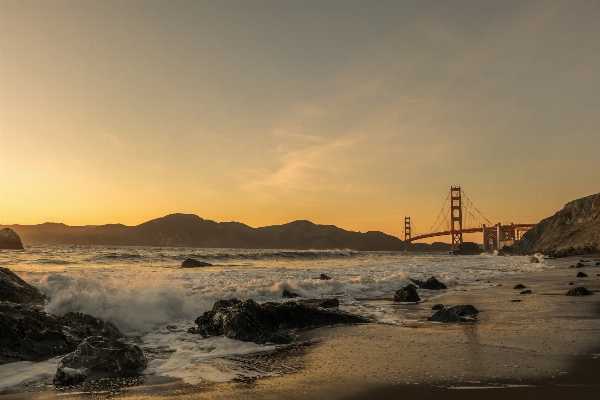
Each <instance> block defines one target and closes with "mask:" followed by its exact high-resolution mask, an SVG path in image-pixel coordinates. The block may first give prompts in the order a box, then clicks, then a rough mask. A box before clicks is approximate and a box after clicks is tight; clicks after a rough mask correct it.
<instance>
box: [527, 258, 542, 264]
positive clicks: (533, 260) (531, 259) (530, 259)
mask: <svg viewBox="0 0 600 400" xmlns="http://www.w3.org/2000/svg"><path fill="white" fill-rule="evenodd" d="M529 262H530V263H533V264H538V263H539V262H540V260H538V259H537V257H534V256H529Z"/></svg>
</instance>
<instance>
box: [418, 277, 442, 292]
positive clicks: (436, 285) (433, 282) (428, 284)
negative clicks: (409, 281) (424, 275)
mask: <svg viewBox="0 0 600 400" xmlns="http://www.w3.org/2000/svg"><path fill="white" fill-rule="evenodd" d="M419 286H420V287H421V289H429V290H441V289H447V288H446V285H444V284H443V283H442V282H440V281H438V280H437V278H436V277H435V276H432V277H431V278H429V279H427V280H426V281H425V282H423V283H422V284H421V285H419Z"/></svg>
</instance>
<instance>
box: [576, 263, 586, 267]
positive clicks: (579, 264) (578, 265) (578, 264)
mask: <svg viewBox="0 0 600 400" xmlns="http://www.w3.org/2000/svg"><path fill="white" fill-rule="evenodd" d="M583 267H585V265H584V264H582V263H580V262H578V263H577V264H575V268H583Z"/></svg>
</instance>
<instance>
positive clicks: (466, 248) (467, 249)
mask: <svg viewBox="0 0 600 400" xmlns="http://www.w3.org/2000/svg"><path fill="white" fill-rule="evenodd" d="M452 254H455V255H458V256H477V255H479V254H481V249H480V248H479V245H478V244H477V243H473V242H463V243H461V244H459V245H458V250H454V251H453V252H452Z"/></svg>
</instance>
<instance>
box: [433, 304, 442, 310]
mask: <svg viewBox="0 0 600 400" xmlns="http://www.w3.org/2000/svg"><path fill="white" fill-rule="evenodd" d="M444 308H446V307H444V305H443V304H436V305H435V306H433V307H431V309H432V310H442V309H444Z"/></svg>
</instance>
